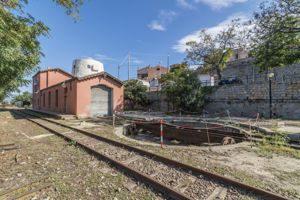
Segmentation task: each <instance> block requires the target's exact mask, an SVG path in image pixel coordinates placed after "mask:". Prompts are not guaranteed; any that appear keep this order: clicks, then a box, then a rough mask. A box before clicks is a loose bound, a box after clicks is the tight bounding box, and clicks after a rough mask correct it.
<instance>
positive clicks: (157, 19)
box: [21, 0, 261, 91]
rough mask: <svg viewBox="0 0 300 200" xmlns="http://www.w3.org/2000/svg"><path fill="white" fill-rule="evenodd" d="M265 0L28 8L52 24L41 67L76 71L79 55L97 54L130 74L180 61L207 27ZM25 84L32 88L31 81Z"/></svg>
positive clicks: (89, 1)
mask: <svg viewBox="0 0 300 200" xmlns="http://www.w3.org/2000/svg"><path fill="white" fill-rule="evenodd" d="M260 2H261V1H260V0H85V3H84V5H83V6H82V7H81V8H80V13H79V15H80V19H79V20H78V21H77V22H75V21H74V19H72V17H70V16H68V15H66V13H65V10H64V9H63V8H62V7H60V6H57V5H56V4H54V3H53V1H50V0H47V1H45V0H43V1H38V0H31V1H29V4H28V5H26V11H27V12H29V13H30V14H31V15H32V16H34V17H35V18H36V19H37V20H41V21H43V22H44V23H45V24H46V25H47V26H48V27H49V28H50V35H49V36H48V37H41V38H40V42H41V47H42V51H43V53H44V57H42V59H41V63H40V65H39V66H40V68H41V69H46V68H48V67H51V68H54V67H60V68H62V69H64V70H65V71H68V72H71V66H72V62H73V60H74V59H77V58H87V57H88V58H94V59H97V60H99V61H101V62H102V63H104V69H105V71H106V72H108V73H110V74H112V75H114V76H116V77H117V76H118V65H120V66H121V67H120V77H119V78H120V79H121V80H126V79H127V73H128V71H127V70H128V68H127V65H128V64H127V63H128V54H129V53H130V57H131V63H132V65H131V70H130V74H131V78H136V70H137V69H138V67H140V68H141V67H144V66H148V65H151V66H155V65H157V64H160V65H164V66H166V65H167V60H168V55H169V63H170V64H174V63H180V62H182V61H183V60H184V58H185V49H186V47H185V43H186V42H187V41H189V40H196V39H197V32H199V30H201V29H203V28H206V29H209V31H211V32H217V31H219V30H220V29H221V28H222V27H223V26H224V24H226V23H228V22H229V21H230V20H231V19H233V18H236V17H239V18H242V19H247V18H249V17H250V16H251V15H252V13H253V11H255V10H257V8H258V5H259V3H260ZM21 90H23V91H24V90H28V91H31V86H28V87H23V88H22V89H21Z"/></svg>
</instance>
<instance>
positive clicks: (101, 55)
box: [94, 54, 118, 61]
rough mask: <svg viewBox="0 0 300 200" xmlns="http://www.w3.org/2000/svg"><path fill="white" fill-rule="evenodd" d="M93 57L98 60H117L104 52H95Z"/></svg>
mask: <svg viewBox="0 0 300 200" xmlns="http://www.w3.org/2000/svg"><path fill="white" fill-rule="evenodd" d="M94 57H95V59H97V60H100V61H118V60H117V59H115V58H112V57H110V56H107V55H104V54H95V56H94Z"/></svg>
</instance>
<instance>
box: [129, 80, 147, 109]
mask: <svg viewBox="0 0 300 200" xmlns="http://www.w3.org/2000/svg"><path fill="white" fill-rule="evenodd" d="M147 89H148V88H147V86H145V85H143V83H142V82H141V81H139V80H129V81H126V83H125V85H124V96H125V101H127V103H128V104H127V105H128V107H129V108H130V109H134V108H135V107H137V106H146V105H147V103H148V100H147V96H146V91H147Z"/></svg>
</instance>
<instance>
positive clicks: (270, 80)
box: [268, 73, 274, 119]
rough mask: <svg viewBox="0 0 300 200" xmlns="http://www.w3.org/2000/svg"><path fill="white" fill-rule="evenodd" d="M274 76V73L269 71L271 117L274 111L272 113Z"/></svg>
mask: <svg viewBox="0 0 300 200" xmlns="http://www.w3.org/2000/svg"><path fill="white" fill-rule="evenodd" d="M273 77H274V73H269V74H268V78H269V109H270V110H269V113H270V119H272V116H273V113H272V78H273Z"/></svg>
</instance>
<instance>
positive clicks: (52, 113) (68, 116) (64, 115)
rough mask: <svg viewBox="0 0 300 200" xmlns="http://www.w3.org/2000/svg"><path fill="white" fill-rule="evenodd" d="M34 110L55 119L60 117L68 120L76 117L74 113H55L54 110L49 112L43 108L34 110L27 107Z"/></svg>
mask: <svg viewBox="0 0 300 200" xmlns="http://www.w3.org/2000/svg"><path fill="white" fill-rule="evenodd" d="M28 110H31V111H34V112H38V113H42V114H46V115H50V116H52V117H55V118H57V119H62V120H70V119H77V116H76V115H70V114H62V113H55V112H49V111H44V110H35V109H28Z"/></svg>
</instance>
